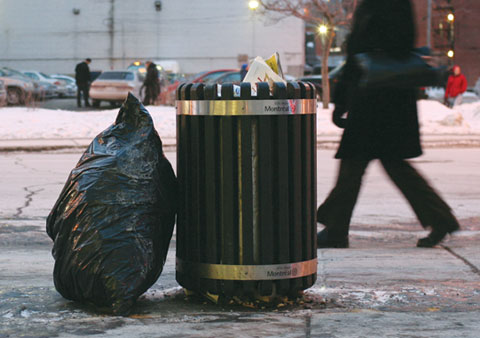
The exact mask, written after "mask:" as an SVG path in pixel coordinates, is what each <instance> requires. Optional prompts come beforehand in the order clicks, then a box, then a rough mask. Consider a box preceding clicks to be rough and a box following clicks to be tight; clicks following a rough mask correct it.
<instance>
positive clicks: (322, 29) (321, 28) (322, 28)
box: [318, 24, 328, 35]
mask: <svg viewBox="0 0 480 338" xmlns="http://www.w3.org/2000/svg"><path fill="white" fill-rule="evenodd" d="M318 32H319V33H320V34H322V35H325V34H327V32H328V27H327V25H324V24H321V25H320V26H318Z"/></svg>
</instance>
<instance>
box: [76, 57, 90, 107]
mask: <svg viewBox="0 0 480 338" xmlns="http://www.w3.org/2000/svg"><path fill="white" fill-rule="evenodd" d="M91 62H92V59H90V58H87V59H85V61H82V62H80V63H79V64H77V66H76V67H75V80H76V83H77V106H78V107H81V106H82V104H81V96H82V95H83V99H84V101H85V107H90V103H89V102H88V91H89V89H90V81H91V78H90V68H89V67H88V65H89V64H90V63H91Z"/></svg>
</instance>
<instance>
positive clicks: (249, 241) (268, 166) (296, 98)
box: [176, 82, 317, 296]
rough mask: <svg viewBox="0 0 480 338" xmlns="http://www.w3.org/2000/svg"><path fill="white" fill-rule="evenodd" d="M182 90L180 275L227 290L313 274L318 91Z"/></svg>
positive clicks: (271, 287) (293, 283) (310, 280)
mask: <svg viewBox="0 0 480 338" xmlns="http://www.w3.org/2000/svg"><path fill="white" fill-rule="evenodd" d="M218 88H219V86H217V85H216V84H215V85H207V86H205V85H203V84H192V83H189V84H183V85H181V87H179V89H178V91H177V100H178V101H177V175H178V180H179V184H180V196H181V198H180V207H179V213H178V218H177V243H176V246H177V250H176V252H177V262H176V278H177V281H178V282H179V283H180V285H182V286H183V287H185V288H186V289H189V290H193V291H197V292H209V293H212V294H215V295H224V296H252V295H257V296H258V295H261V296H272V295H292V296H293V295H297V294H298V292H299V291H301V290H304V289H307V288H309V287H311V286H312V285H313V284H314V283H315V280H316V276H317V275H316V273H317V258H316V257H317V247H316V220H315V211H316V99H315V98H316V94H315V87H314V86H313V85H311V84H309V83H302V82H287V83H286V84H284V83H275V84H274V85H273V90H272V93H270V88H269V85H268V83H266V82H262V83H258V84H257V95H256V96H255V95H254V96H252V92H251V85H250V84H249V83H242V84H241V85H240V86H235V85H233V84H231V83H227V84H224V85H222V86H221V90H220V92H218Z"/></svg>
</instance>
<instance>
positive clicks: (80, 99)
mask: <svg viewBox="0 0 480 338" xmlns="http://www.w3.org/2000/svg"><path fill="white" fill-rule="evenodd" d="M81 106H82V87H81V85H77V107H81Z"/></svg>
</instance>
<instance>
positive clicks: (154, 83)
mask: <svg viewBox="0 0 480 338" xmlns="http://www.w3.org/2000/svg"><path fill="white" fill-rule="evenodd" d="M145 67H146V68H147V75H146V76H145V80H144V81H143V86H142V87H143V88H145V97H144V99H143V104H144V105H145V106H147V105H151V104H155V101H156V100H157V97H158V95H159V94H160V80H159V79H158V69H157V65H156V64H155V63H153V62H151V61H147V62H145Z"/></svg>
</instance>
